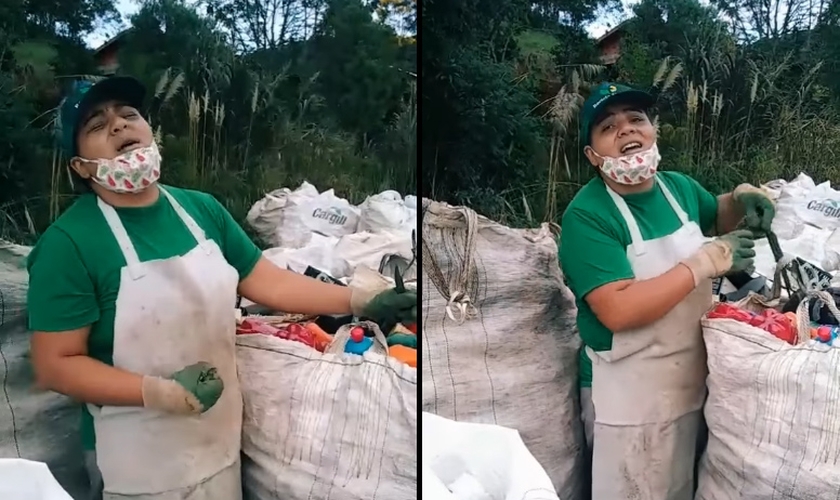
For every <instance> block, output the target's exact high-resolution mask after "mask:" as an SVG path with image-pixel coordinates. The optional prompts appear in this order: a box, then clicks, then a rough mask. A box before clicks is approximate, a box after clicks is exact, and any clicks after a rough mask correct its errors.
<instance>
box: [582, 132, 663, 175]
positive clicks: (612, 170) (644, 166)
mask: <svg viewBox="0 0 840 500" xmlns="http://www.w3.org/2000/svg"><path fill="white" fill-rule="evenodd" d="M595 154H596V155H598V153H595ZM598 156H599V157H600V158H601V159H602V160H604V163H603V164H602V165H601V172H603V173H604V175H606V176H607V177H609V178H610V179H612V180H614V181H615V182H617V183H619V184H624V185H625V186H635V185H637V184H641V183H643V182H645V181H646V180H648V179H651V178H652V177H653V176H654V175H656V170H657V168H659V160H661V159H662V157H661V156H659V148H658V147H657V146H656V143H653V146H651V147H650V149H646V150H645V151H639V152H637V153H632V154H629V155H625V156H619V157H618V158H612V157H609V156H601V155H598Z"/></svg>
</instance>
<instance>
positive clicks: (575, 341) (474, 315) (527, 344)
mask: <svg viewBox="0 0 840 500" xmlns="http://www.w3.org/2000/svg"><path fill="white" fill-rule="evenodd" d="M427 204H428V208H426V209H425V210H424V216H423V227H422V245H423V249H422V251H423V256H422V257H423V258H422V265H423V269H422V280H423V287H422V290H421V292H422V314H423V321H422V325H423V331H422V336H423V338H422V341H421V342H420V345H421V348H420V349H421V350H422V357H423V359H422V364H421V366H422V370H423V411H426V412H430V413H434V414H436V415H439V416H441V417H444V418H448V419H452V420H456V421H459V422H475V423H488V424H496V425H501V426H504V427H508V428H511V429H515V430H516V431H518V432H519V434H520V435H521V436H522V440H523V441H524V442H525V445H526V446H527V447H528V450H529V451H530V452H531V453H532V454H533V455H534V457H536V459H537V460H538V461H539V463H540V464H541V465H542V466H543V467H544V468H545V470H546V472H547V473H548V476H549V477H550V478H551V480H552V484H553V485H554V487H555V489H556V491H557V495H558V497H559V498H560V499H562V500H578V499H579V498H582V495H583V492H584V460H585V459H584V457H585V453H584V446H585V445H584V442H583V429H582V426H581V421H580V413H579V402H578V399H579V396H578V373H577V371H578V361H577V360H578V348H579V345H580V341H579V338H578V335H577V331H576V328H575V316H576V309H575V305H574V298H573V296H572V293H571V291H570V290H569V289H568V288H567V287H566V286H565V285H564V284H563V277H562V275H561V272H560V267H559V265H558V262H557V244H556V243H555V240H554V237H553V236H552V234H551V232H550V231H549V228H548V226H547V225H544V226H543V227H542V228H540V229H537V230H519V229H510V228H508V227H505V226H502V225H500V224H497V223H494V222H492V221H490V220H488V219H485V218H483V217H480V216H478V215H477V214H476V213H475V212H473V211H472V210H470V209H467V208H464V207H452V206H449V205H446V204H443V203H436V202H428V201H427V200H424V207H426V206H427ZM450 314H451V316H450ZM461 319H465V321H463V322H462V323H459V321H460V320H461ZM456 320H457V321H456Z"/></svg>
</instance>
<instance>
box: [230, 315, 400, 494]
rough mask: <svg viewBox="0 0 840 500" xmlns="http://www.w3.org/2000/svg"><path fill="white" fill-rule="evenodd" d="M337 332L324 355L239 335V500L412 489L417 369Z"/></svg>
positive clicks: (269, 339)
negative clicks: (348, 349) (347, 345)
mask: <svg viewBox="0 0 840 500" xmlns="http://www.w3.org/2000/svg"><path fill="white" fill-rule="evenodd" d="M342 331H343V330H340V331H339V334H336V338H337V342H336V343H334V344H333V346H331V347H332V348H337V349H336V350H337V351H338V352H330V351H329V350H328V352H327V353H325V354H321V353H319V352H317V351H316V350H314V349H312V348H310V347H308V346H306V345H304V344H301V343H298V342H292V341H288V340H283V339H277V338H274V337H269V336H266V335H240V336H239V337H238V338H237V364H238V371H239V381H240V383H241V384H242V397H243V401H244V403H245V410H244V414H243V429H242V451H243V453H244V454H245V456H246V458H245V460H244V461H243V467H242V484H243V490H244V492H245V498H246V500H309V499H315V498H317V499H322V500H373V499H374V498H377V499H383V500H386V499H388V500H390V499H393V500H398V499H409V498H417V370H416V369H415V368H410V367H408V366H406V365H404V364H402V363H400V362H398V361H396V360H394V359H393V358H389V357H387V356H385V355H384V354H382V351H384V349H382V348H377V351H376V352H372V351H368V352H366V353H365V355H364V356H363V357H362V356H354V355H347V354H343V353H341V351H343V348H344V347H343V342H341V341H340V340H339V335H340V334H341V335H345V334H346V333H347V332H344V333H342ZM380 335H381V334H380ZM381 342H383V343H384V342H385V341H384V338H382V339H381Z"/></svg>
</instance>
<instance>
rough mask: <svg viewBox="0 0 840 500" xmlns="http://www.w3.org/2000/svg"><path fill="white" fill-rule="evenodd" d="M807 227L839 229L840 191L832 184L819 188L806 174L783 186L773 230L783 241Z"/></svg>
mask: <svg viewBox="0 0 840 500" xmlns="http://www.w3.org/2000/svg"><path fill="white" fill-rule="evenodd" d="M804 224H808V225H810V226H813V227H816V228H818V229H823V230H828V231H833V230H834V229H838V228H840V191H836V190H835V189H833V188H832V187H831V184H830V183H829V182H824V183H822V184H820V185H816V184H815V183H814V180H813V179H811V178H810V177H809V176H807V175H805V174H799V176H798V177H797V178H796V179H794V180H793V181H791V182H789V183H788V184H786V185H784V187H782V189H781V192H780V194H779V199H778V200H777V202H776V217H775V218H774V220H773V231H774V232H775V233H776V234H777V235H778V236H779V238H782V239H793V238H795V237H796V236H798V235H799V234H800V233H801V231H802V227H803V225H804Z"/></svg>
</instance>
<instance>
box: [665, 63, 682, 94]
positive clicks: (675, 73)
mask: <svg viewBox="0 0 840 500" xmlns="http://www.w3.org/2000/svg"><path fill="white" fill-rule="evenodd" d="M682 71H683V64H682V63H681V62H678V63H677V64H675V65H674V67H673V68H671V71H670V72H669V73H668V76H667V78H665V83H663V84H662V92H665V91H667V90H669V89H670V88H671V87H673V86H674V84H675V83H677V79H679V77H680V75H682Z"/></svg>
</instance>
